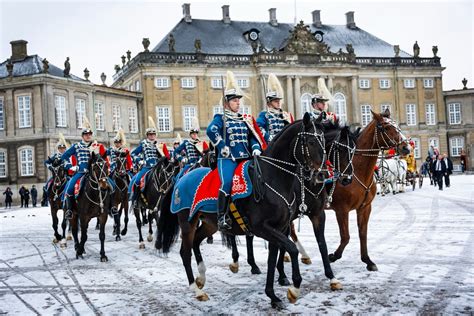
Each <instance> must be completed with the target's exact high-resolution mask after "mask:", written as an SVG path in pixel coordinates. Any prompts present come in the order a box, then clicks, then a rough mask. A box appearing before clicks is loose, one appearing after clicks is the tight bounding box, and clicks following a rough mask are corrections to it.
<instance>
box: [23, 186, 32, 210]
mask: <svg viewBox="0 0 474 316" xmlns="http://www.w3.org/2000/svg"><path fill="white" fill-rule="evenodd" d="M23 199H24V201H25V208H28V202H29V201H30V190H28V188H25V190H24V191H23Z"/></svg>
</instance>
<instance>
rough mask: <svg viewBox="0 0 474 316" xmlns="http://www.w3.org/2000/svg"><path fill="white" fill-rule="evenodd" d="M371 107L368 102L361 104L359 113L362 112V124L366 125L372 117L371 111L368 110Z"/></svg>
mask: <svg viewBox="0 0 474 316" xmlns="http://www.w3.org/2000/svg"><path fill="white" fill-rule="evenodd" d="M371 109H372V107H371V106H370V105H368V104H365V105H361V114H362V122H361V123H362V126H367V125H368V124H369V123H370V120H371V118H372V113H371V112H370V110H371Z"/></svg>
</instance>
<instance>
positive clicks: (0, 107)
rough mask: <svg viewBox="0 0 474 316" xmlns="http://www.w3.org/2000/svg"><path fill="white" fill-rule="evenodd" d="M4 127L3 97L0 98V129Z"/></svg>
mask: <svg viewBox="0 0 474 316" xmlns="http://www.w3.org/2000/svg"><path fill="white" fill-rule="evenodd" d="M4 128H5V114H4V110H3V99H2V98H0V130H2V129H4Z"/></svg>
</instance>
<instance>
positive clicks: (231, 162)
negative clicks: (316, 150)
mask: <svg viewBox="0 0 474 316" xmlns="http://www.w3.org/2000/svg"><path fill="white" fill-rule="evenodd" d="M240 98H242V95H241V94H240V93H239V92H238V90H237V88H236V85H235V79H234V78H233V74H232V73H231V72H228V73H227V89H226V90H225V92H224V114H216V115H214V119H213V120H212V122H211V123H210V124H209V126H208V127H207V136H208V137H209V139H210V140H211V142H212V143H213V145H214V146H215V147H216V148H217V152H218V156H217V170H218V173H219V178H220V180H221V187H220V189H219V196H218V200H217V224H218V227H219V230H228V229H231V227H232V220H231V218H230V216H228V214H227V207H228V204H229V200H230V191H231V188H232V178H233V175H234V170H235V168H236V167H237V165H238V164H239V162H241V161H242V160H245V159H249V158H251V157H252V156H253V155H256V156H258V155H260V154H261V150H262V148H261V146H260V143H259V141H261V140H259V139H258V138H257V137H258V136H256V135H255V130H253V131H252V127H251V125H250V124H251V123H249V122H251V121H252V120H253V119H252V117H249V116H243V115H241V114H239V107H240ZM257 129H258V127H257Z"/></svg>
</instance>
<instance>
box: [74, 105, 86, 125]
mask: <svg viewBox="0 0 474 316" xmlns="http://www.w3.org/2000/svg"><path fill="white" fill-rule="evenodd" d="M86 115H87V113H86V100H85V99H81V98H76V126H77V128H83V127H84V118H85V117H86Z"/></svg>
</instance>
